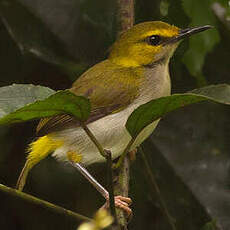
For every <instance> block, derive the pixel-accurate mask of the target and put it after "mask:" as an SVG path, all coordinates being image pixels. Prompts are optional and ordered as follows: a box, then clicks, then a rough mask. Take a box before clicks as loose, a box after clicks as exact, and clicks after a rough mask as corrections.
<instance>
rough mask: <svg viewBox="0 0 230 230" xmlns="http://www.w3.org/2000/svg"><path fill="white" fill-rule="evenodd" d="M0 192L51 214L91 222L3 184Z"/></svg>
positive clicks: (87, 218)
mask: <svg viewBox="0 0 230 230" xmlns="http://www.w3.org/2000/svg"><path fill="white" fill-rule="evenodd" d="M0 191H1V192H4V193H6V194H8V195H10V196H12V197H17V198H19V199H21V200H24V201H27V202H29V203H32V204H34V205H36V206H40V207H42V208H45V209H49V210H50V211H52V212H55V213H58V214H61V215H63V216H67V217H69V218H73V219H75V220H83V221H91V220H92V219H90V218H89V217H86V216H83V215H81V214H78V213H76V212H73V211H70V210H68V209H65V208H62V207H60V206H57V205H55V204H52V203H50V202H48V201H45V200H41V199H39V198H37V197H34V196H31V195H29V194H26V193H24V192H21V191H19V190H17V189H13V188H9V187H7V186H5V185H3V184H0Z"/></svg>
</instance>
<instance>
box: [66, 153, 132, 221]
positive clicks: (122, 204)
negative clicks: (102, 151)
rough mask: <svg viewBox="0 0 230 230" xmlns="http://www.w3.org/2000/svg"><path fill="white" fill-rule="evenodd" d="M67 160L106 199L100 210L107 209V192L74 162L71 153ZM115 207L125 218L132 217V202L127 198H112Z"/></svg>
mask: <svg viewBox="0 0 230 230" xmlns="http://www.w3.org/2000/svg"><path fill="white" fill-rule="evenodd" d="M67 155H68V158H69V160H70V163H71V165H72V166H73V167H74V168H76V169H77V170H78V171H79V172H80V173H81V174H82V175H83V176H84V177H85V178H86V179H87V180H88V181H89V182H90V183H91V184H92V185H93V186H94V187H95V188H96V189H97V191H98V192H99V193H101V195H102V196H103V197H104V198H105V199H106V203H105V204H104V205H103V206H102V208H109V193H108V191H107V190H106V189H105V188H104V187H103V186H102V185H101V184H100V183H99V182H98V181H97V180H96V179H95V178H94V177H93V176H92V175H91V174H90V173H89V172H88V171H87V169H85V168H84V167H83V166H82V165H81V164H80V163H76V162H74V158H73V152H71V154H68V153H67ZM114 202H115V207H117V208H120V209H123V210H124V211H125V212H126V213H127V216H128V217H129V216H130V215H132V210H131V209H130V208H129V205H131V203H132V200H131V199H130V198H128V197H123V196H115V197H114Z"/></svg>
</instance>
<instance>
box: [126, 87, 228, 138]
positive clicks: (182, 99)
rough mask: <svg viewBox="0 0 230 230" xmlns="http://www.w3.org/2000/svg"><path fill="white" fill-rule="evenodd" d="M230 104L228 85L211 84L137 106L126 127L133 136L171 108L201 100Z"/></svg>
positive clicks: (170, 110) (171, 109) (174, 108)
mask: <svg viewBox="0 0 230 230" xmlns="http://www.w3.org/2000/svg"><path fill="white" fill-rule="evenodd" d="M206 100H210V101H214V102H218V103H223V104H230V85H226V84H221V85H211V86H207V87H204V88H200V89H196V90H193V91H191V92H189V93H184V94H174V95H171V96H167V97H161V98H158V99H155V100H152V101H150V102H148V103H146V104H143V105H141V106H139V107H138V108H137V109H136V110H134V111H133V112H132V114H131V115H130V116H129V118H128V120H127V123H126V128H127V129H128V131H129V133H130V134H131V136H132V137H133V138H135V137H137V136H138V134H139V133H140V132H141V131H142V130H143V129H144V128H145V127H146V126H148V125H149V124H151V123H152V122H153V121H155V120H157V119H159V118H161V117H163V116H164V115H166V114H167V113H169V112H172V111H173V110H176V109H179V108H181V107H184V106H186V105H190V104H193V103H197V102H201V101H206Z"/></svg>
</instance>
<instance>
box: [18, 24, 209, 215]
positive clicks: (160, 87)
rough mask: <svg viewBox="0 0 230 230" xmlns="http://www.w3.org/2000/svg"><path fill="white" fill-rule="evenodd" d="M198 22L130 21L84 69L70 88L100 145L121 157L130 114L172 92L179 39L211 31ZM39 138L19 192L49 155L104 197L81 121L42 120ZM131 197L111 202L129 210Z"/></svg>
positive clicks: (95, 155)
mask: <svg viewBox="0 0 230 230" xmlns="http://www.w3.org/2000/svg"><path fill="white" fill-rule="evenodd" d="M210 28H211V26H209V25H205V26H198V27H193V28H186V29H180V28H178V27H177V26H174V25H170V24H168V23H165V22H161V21H149V22H143V23H139V24H136V25H134V26H133V27H131V28H130V29H129V30H127V31H126V32H124V33H122V34H121V36H120V37H119V38H118V39H117V40H116V41H115V42H114V44H113V45H112V46H111V48H110V51H109V55H108V58H107V59H105V60H104V61H101V62H99V63H98V64H95V65H94V66H92V67H91V68H89V69H88V70H87V71H86V72H84V73H83V74H82V75H81V76H80V77H79V78H78V79H77V80H76V81H75V82H74V83H73V85H72V87H71V88H70V89H69V90H70V92H72V93H73V94H75V95H78V96H84V97H86V98H88V99H89V100H90V102H91V106H92V111H91V114H90V117H89V119H88V120H87V121H86V123H87V127H88V129H89V130H91V132H92V133H93V134H94V136H95V137H96V139H97V140H98V141H99V143H100V144H101V145H102V147H103V148H104V149H108V150H110V151H111V153H112V158H113V159H115V158H117V157H119V156H120V155H121V154H122V153H123V151H124V149H125V147H126V145H127V143H128V142H129V141H130V139H131V136H130V134H129V133H128V131H127V130H126V128H125V123H126V121H127V119H128V117H129V116H130V114H131V113H132V112H133V111H134V110H135V109H136V108H138V107H139V106H140V105H142V104H144V103H147V102H149V101H150V100H153V99H157V98H160V97H163V96H168V95H170V94H171V80H170V76H169V61H170V58H171V57H172V55H173V53H174V51H175V50H176V48H177V46H178V44H179V43H180V41H182V40H183V39H184V38H187V37H189V36H191V35H193V34H196V33H199V32H202V31H205V30H207V29H210ZM158 122H159V120H157V121H154V122H153V123H151V124H150V125H148V126H147V127H146V128H145V129H144V130H143V131H142V132H141V133H140V134H139V135H138V137H137V138H136V140H135V142H134V143H133V144H132V146H131V148H130V151H135V149H136V148H137V147H138V146H139V145H140V144H141V143H142V142H143V141H144V140H145V139H146V138H147V137H148V136H150V134H151V133H152V132H153V131H154V129H155V128H156V126H157V124H158ZM36 131H37V136H38V138H37V139H36V140H34V141H33V142H32V143H31V144H30V145H29V147H28V156H27V160H26V163H25V166H24V168H23V169H22V171H21V173H20V176H19V178H18V181H17V185H16V187H17V189H19V190H23V187H24V185H25V183H26V178H27V175H28V172H29V171H30V170H31V169H32V168H33V167H34V166H35V165H36V164H37V163H38V162H40V161H41V160H42V159H44V158H45V157H47V156H48V155H50V154H51V155H52V156H53V157H55V158H56V159H57V160H59V161H64V162H70V163H72V164H73V165H75V166H77V168H78V170H79V171H80V172H81V173H82V174H83V175H84V176H85V177H86V178H87V179H88V180H89V181H90V182H91V183H92V184H93V185H94V186H95V187H96V189H98V191H100V192H101V194H102V195H103V196H104V197H105V198H106V200H108V196H109V195H108V192H107V191H106V189H104V187H103V186H102V185H100V184H99V183H98V182H97V181H96V179H95V178H93V176H91V174H90V173H89V172H88V171H87V169H85V167H86V166H88V165H90V164H93V163H96V162H103V161H105V159H104V158H103V157H102V156H100V155H99V153H98V149H97V147H96V146H95V144H94V143H93V142H92V141H91V139H90V138H89V136H88V135H87V133H86V132H85V131H84V130H83V129H82V128H81V126H80V124H79V121H77V120H76V119H75V118H74V117H71V116H70V115H68V114H62V115H57V116H52V117H47V118H43V119H41V120H40V122H39V124H38V126H37V130H36ZM130 203H131V199H130V198H126V197H122V196H117V197H115V204H116V206H117V207H120V208H123V209H124V210H125V211H127V213H130V212H131V211H130V209H129V207H128V206H129V205H130Z"/></svg>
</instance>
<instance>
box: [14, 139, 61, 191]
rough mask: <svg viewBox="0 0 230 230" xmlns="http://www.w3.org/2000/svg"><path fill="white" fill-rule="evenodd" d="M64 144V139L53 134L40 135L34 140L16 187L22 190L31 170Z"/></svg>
mask: <svg viewBox="0 0 230 230" xmlns="http://www.w3.org/2000/svg"><path fill="white" fill-rule="evenodd" d="M62 145H63V142H62V141H59V140H55V139H53V138H52V137H51V135H46V136H43V137H40V138H38V139H37V140H36V141H34V142H32V143H31V144H30V145H29V148H28V153H29V154H28V156H27V160H26V163H25V165H24V167H23V169H22V171H21V173H20V176H19V178H18V181H17V185H16V188H17V189H18V190H20V191H22V190H23V187H24V185H25V183H26V178H27V175H28V173H29V171H30V170H31V169H32V168H33V167H34V166H35V165H36V164H37V163H39V162H40V161H41V160H42V159H44V158H45V157H47V156H48V155H49V154H50V153H51V152H53V151H54V150H56V149H57V148H59V147H61V146H62Z"/></svg>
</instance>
